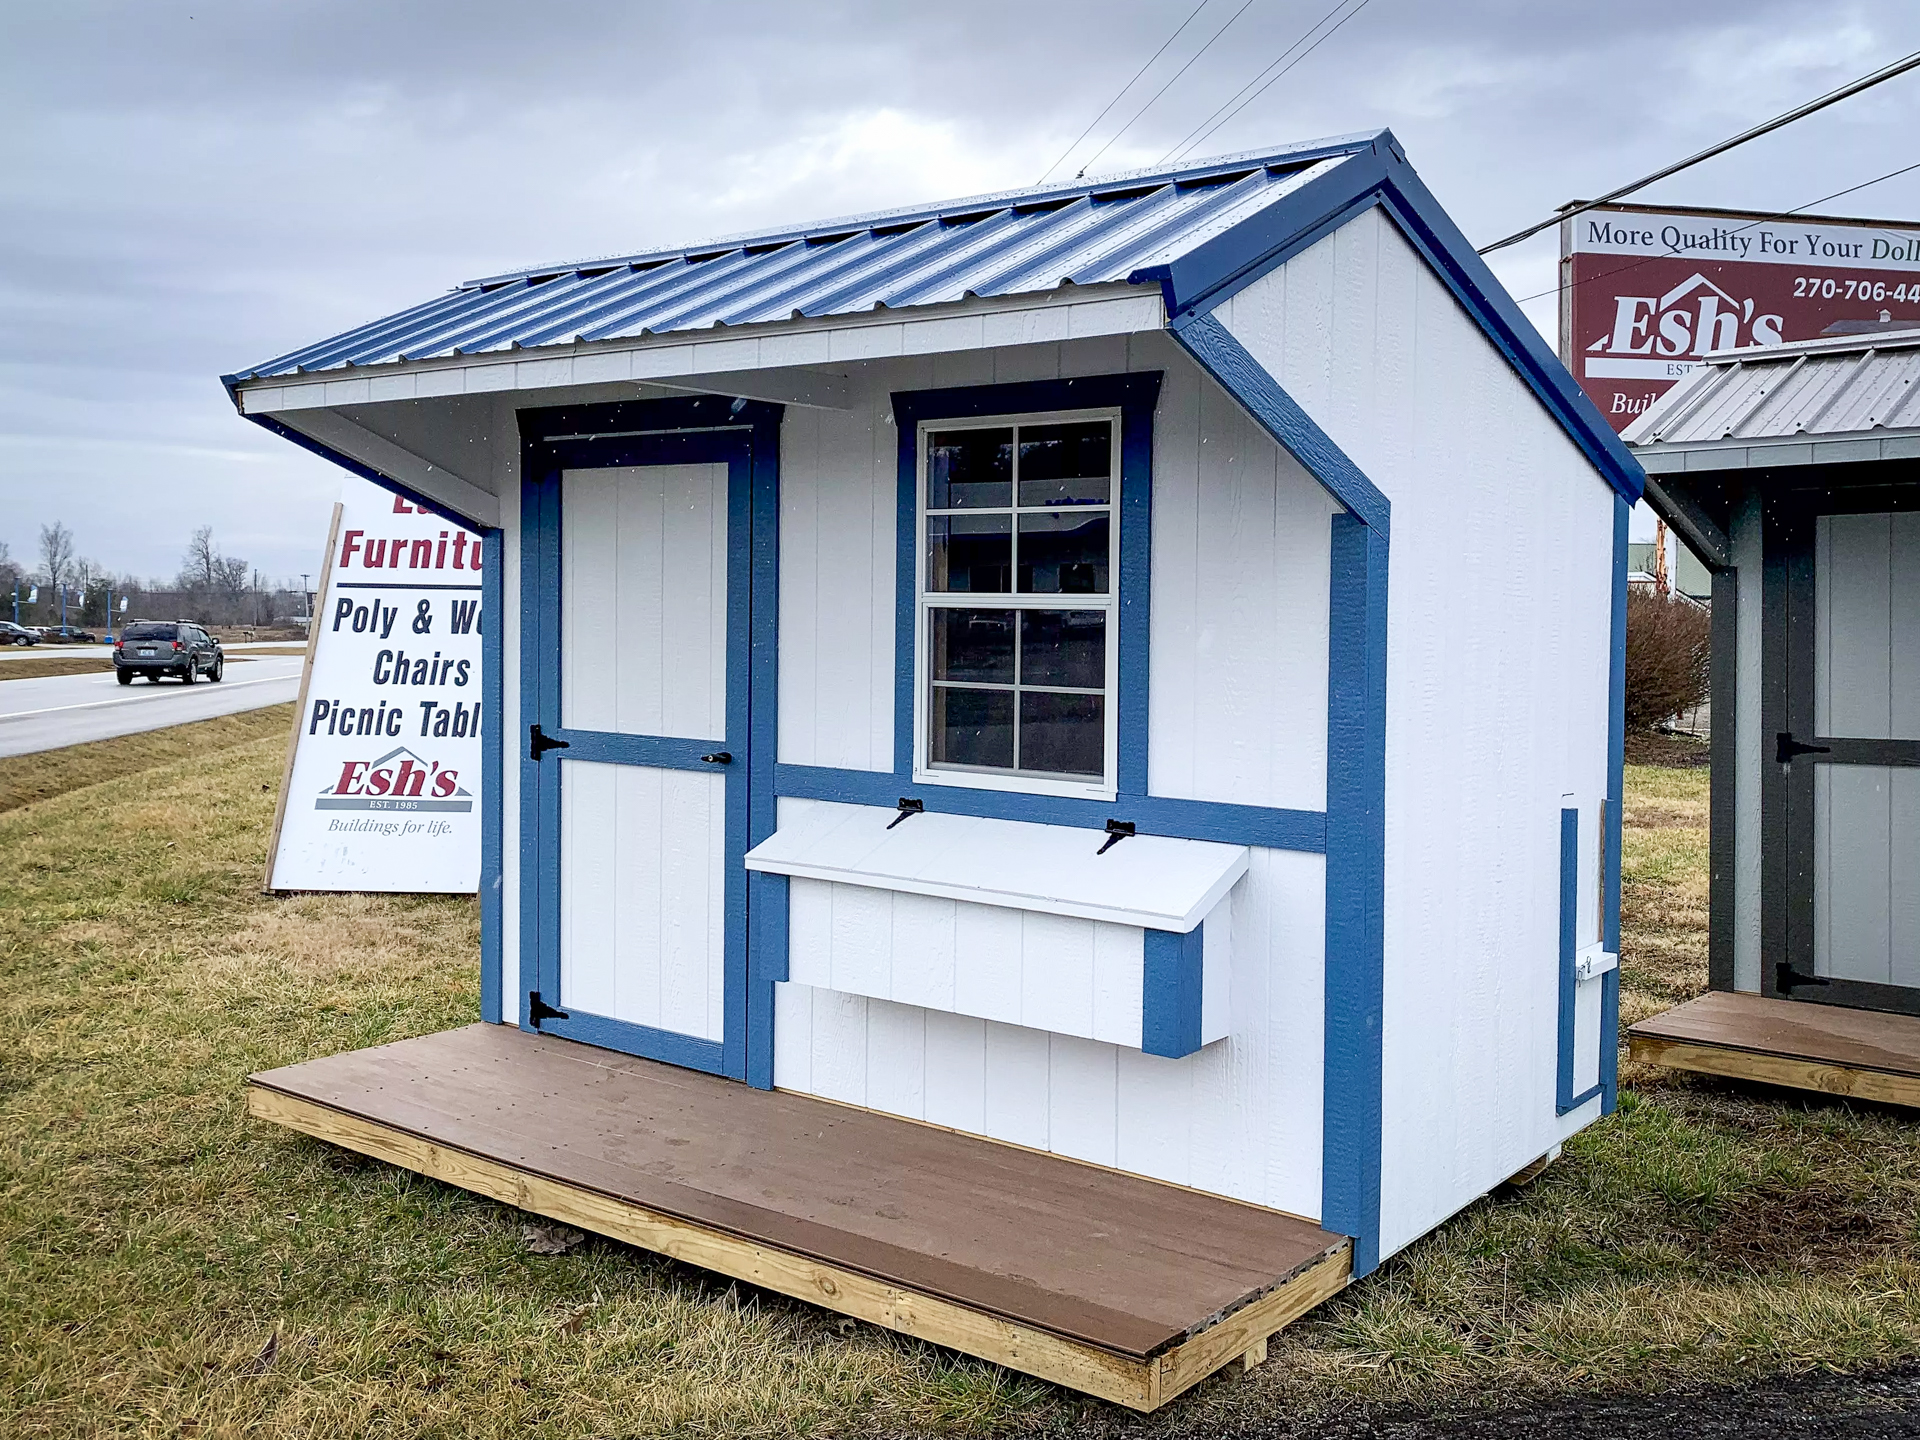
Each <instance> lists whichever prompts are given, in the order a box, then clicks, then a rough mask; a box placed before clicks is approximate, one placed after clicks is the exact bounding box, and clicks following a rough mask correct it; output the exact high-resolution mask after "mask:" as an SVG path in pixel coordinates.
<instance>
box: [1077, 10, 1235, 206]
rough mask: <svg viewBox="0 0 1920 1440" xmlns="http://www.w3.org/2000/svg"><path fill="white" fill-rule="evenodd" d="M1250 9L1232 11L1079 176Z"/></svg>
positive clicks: (1090, 160) (1084, 165)
mask: <svg viewBox="0 0 1920 1440" xmlns="http://www.w3.org/2000/svg"><path fill="white" fill-rule="evenodd" d="M1252 8H1253V0H1246V3H1245V4H1243V5H1242V6H1241V7H1240V8H1239V9H1238V10H1236V11H1234V12H1233V14H1232V15H1231V16H1229V17H1228V19H1227V23H1226V24H1224V25H1222V26H1221V27H1220V28H1219V29H1218V30H1216V31H1214V32H1213V39H1212V40H1209V41H1207V43H1206V44H1204V45H1202V46H1201V47H1200V48H1199V49H1198V50H1196V51H1194V52H1193V54H1192V55H1191V56H1190V57H1188V59H1187V63H1186V64H1184V65H1182V66H1181V67H1180V68H1179V69H1178V70H1176V71H1174V72H1173V74H1172V76H1170V77H1169V78H1168V80H1167V83H1166V84H1165V85H1162V86H1161V87H1160V88H1159V89H1158V90H1156V91H1154V92H1153V99H1151V100H1149V101H1147V103H1146V104H1144V105H1142V106H1141V107H1140V108H1139V109H1138V110H1136V111H1134V112H1133V120H1129V121H1127V123H1126V124H1124V125H1122V126H1121V127H1120V128H1119V129H1118V130H1116V131H1114V132H1113V134H1112V135H1110V136H1108V137H1107V143H1106V144H1105V145H1102V146H1101V147H1100V148H1099V149H1098V150H1096V151H1094V152H1093V155H1092V156H1091V158H1089V159H1088V160H1087V161H1086V163H1085V164H1083V165H1082V166H1081V167H1080V174H1082V175H1084V174H1086V173H1087V171H1088V170H1089V169H1090V168H1091V167H1092V165H1093V162H1094V161H1095V160H1098V159H1099V158H1100V157H1101V156H1102V155H1104V154H1106V153H1107V151H1108V150H1110V149H1112V148H1113V144H1114V142H1115V141H1116V140H1118V139H1119V138H1120V137H1121V136H1122V135H1124V134H1126V133H1127V131H1129V130H1131V129H1132V128H1133V124H1134V121H1135V120H1138V119H1139V118H1140V117H1141V116H1142V115H1144V114H1146V113H1147V111H1149V110H1151V109H1152V108H1153V107H1154V104H1155V102H1156V101H1158V100H1159V98H1160V97H1161V96H1162V95H1164V94H1166V93H1167V91H1168V89H1169V88H1171V86H1172V85H1173V82H1174V81H1175V80H1178V79H1179V78H1180V77H1181V76H1182V75H1184V74H1186V73H1187V71H1189V70H1191V69H1192V68H1193V62H1194V61H1196V60H1198V59H1199V58H1200V57H1201V56H1202V55H1204V54H1206V53H1207V51H1209V50H1211V49H1212V48H1213V42H1214V40H1218V39H1219V38H1220V37H1221V36H1222V35H1224V34H1226V33H1227V31H1229V30H1231V29H1232V28H1233V22H1234V21H1235V20H1238V19H1239V18H1240V17H1241V16H1242V15H1244V14H1246V13H1247V11H1248V10H1250V9H1252Z"/></svg>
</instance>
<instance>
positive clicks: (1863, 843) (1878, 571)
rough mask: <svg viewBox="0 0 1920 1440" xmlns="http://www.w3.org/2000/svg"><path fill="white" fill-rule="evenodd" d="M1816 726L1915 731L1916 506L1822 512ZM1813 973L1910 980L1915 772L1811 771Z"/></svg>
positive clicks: (1919, 634)
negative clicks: (1900, 509)
mask: <svg viewBox="0 0 1920 1440" xmlns="http://www.w3.org/2000/svg"><path fill="white" fill-rule="evenodd" d="M1814 577H1815V579H1814V592H1815V593H1814V613H1815V620H1814V732H1815V733H1816V734H1818V735H1834V736H1841V737H1844V738H1848V739H1862V740H1889V739H1898V740H1910V739H1920V514H1915V513H1911V512H1903V513H1890V514H1868V515H1822V516H1820V517H1819V520H1818V522H1817V524H1816V529H1815V538H1814ZM1813 775H1814V792H1813V806H1814V808H1813V829H1814V838H1813V909H1814V928H1813V934H1814V973H1815V974H1818V975H1832V976H1837V977H1839V978H1842V979H1848V980H1865V981H1870V982H1873V983H1875V984H1881V985H1916V984H1920V898H1917V897H1916V896H1915V894H1914V887H1913V886H1912V884H1911V883H1910V880H1911V877H1912V876H1914V875H1916V874H1920V772H1916V771H1914V770H1911V769H1908V768H1905V767H1900V766H1889V765H1816V766H1815V767H1814V771H1813Z"/></svg>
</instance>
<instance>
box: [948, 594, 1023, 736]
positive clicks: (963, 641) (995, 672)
mask: <svg viewBox="0 0 1920 1440" xmlns="http://www.w3.org/2000/svg"><path fill="white" fill-rule="evenodd" d="M929 618H930V621H931V624H932V627H933V678H934V679H936V680H972V681H975V682H977V683H986V684H989V685H1011V684H1012V683H1013V621H1014V612H1013V611H1011V610H934V611H930V612H929ZM1009 763H1011V762H1009Z"/></svg>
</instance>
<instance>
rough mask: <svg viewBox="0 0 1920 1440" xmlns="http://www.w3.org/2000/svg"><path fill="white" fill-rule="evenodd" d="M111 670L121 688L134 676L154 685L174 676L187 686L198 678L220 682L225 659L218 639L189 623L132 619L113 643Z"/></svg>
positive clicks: (130, 681) (225, 664) (131, 681)
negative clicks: (164, 677)
mask: <svg viewBox="0 0 1920 1440" xmlns="http://www.w3.org/2000/svg"><path fill="white" fill-rule="evenodd" d="M113 669H114V673H115V674H116V675H117V676H118V677H119V680H120V683H121V684H122V685H131V684H132V683H133V677H134V676H136V675H144V676H146V677H147V679H149V680H151V681H153V682H155V683H156V684H157V683H158V682H159V680H160V677H161V676H162V675H177V676H179V677H180V679H181V681H182V682H183V683H185V684H188V685H191V684H192V683H193V682H194V681H196V680H198V679H199V678H200V677H201V676H202V675H205V676H206V677H207V679H209V680H218V679H220V677H221V676H222V675H224V674H225V673H226V669H227V657H226V654H225V652H224V651H222V650H221V648H220V642H219V641H218V640H216V639H214V638H213V636H211V635H209V634H208V633H207V632H206V631H205V630H203V629H201V628H200V627H199V626H198V625H195V624H192V623H190V622H189V621H186V620H135V621H134V622H133V623H132V624H130V625H128V626H127V627H126V628H125V629H124V630H122V631H121V632H120V639H119V640H118V641H117V642H116V643H115V644H114V647H113Z"/></svg>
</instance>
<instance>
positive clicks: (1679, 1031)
mask: <svg viewBox="0 0 1920 1440" xmlns="http://www.w3.org/2000/svg"><path fill="white" fill-rule="evenodd" d="M1627 1035H1628V1038H1629V1042H1630V1044H1631V1047H1632V1054H1633V1058H1634V1059H1636V1060H1649V1061H1652V1062H1653V1063H1654V1064H1656V1065H1669V1066H1672V1067H1673V1068H1674V1069H1676V1070H1698V1071H1701V1072H1703V1073H1705V1074H1708V1075H1728V1076H1732V1077H1734V1078H1735V1079H1740V1080H1763V1081H1766V1082H1767V1083H1768V1084H1772V1085H1791V1086H1793V1087H1794V1088H1796V1089H1800V1090H1819V1091H1823V1092H1825V1093H1826V1094H1829V1095H1851V1096H1854V1097H1855V1098H1857V1099H1861V1100H1881V1101H1885V1102H1887V1103H1889V1104H1893V1105H1914V1106H1920V1018H1915V1017H1914V1016H1911V1015H1884V1014H1881V1013H1880V1012H1878V1011H1874V1010H1848V1009H1843V1008H1842V1007H1840V1006H1838V1005H1815V1004H1809V1003H1806V1002H1804V1001H1799V1000H1770V999H1768V998H1766V997H1765V996H1762V995H1744V994H1729V993H1726V992H1722V991H1714V992H1712V993H1710V994H1707V995H1702V996H1701V997H1700V998H1699V999H1697V1000H1689V1001H1688V1002H1687V1003H1686V1004H1684V1005H1679V1006H1676V1007H1675V1008H1673V1009H1672V1010H1669V1011H1667V1012H1666V1013H1664V1014H1661V1015H1655V1016H1653V1017H1652V1018H1651V1019H1648V1020H1642V1021H1641V1022H1640V1023H1639V1024H1638V1025H1635V1026H1633V1027H1632V1028H1631V1029H1630V1030H1628V1031H1627Z"/></svg>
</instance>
